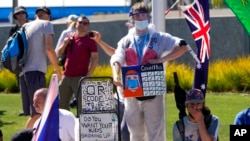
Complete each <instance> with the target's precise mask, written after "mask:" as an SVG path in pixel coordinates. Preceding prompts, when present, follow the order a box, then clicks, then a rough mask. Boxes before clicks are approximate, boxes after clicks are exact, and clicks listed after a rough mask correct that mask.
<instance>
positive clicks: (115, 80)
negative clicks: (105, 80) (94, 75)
mask: <svg viewBox="0 0 250 141" xmlns="http://www.w3.org/2000/svg"><path fill="white" fill-rule="evenodd" d="M113 83H114V84H115V85H116V86H118V87H123V85H122V82H121V79H120V76H119V75H118V74H114V75H113Z"/></svg>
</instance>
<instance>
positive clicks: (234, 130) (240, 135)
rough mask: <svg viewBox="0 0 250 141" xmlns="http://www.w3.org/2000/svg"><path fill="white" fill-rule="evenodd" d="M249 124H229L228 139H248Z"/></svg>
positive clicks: (249, 133) (235, 140)
mask: <svg viewBox="0 0 250 141" xmlns="http://www.w3.org/2000/svg"><path fill="white" fill-rule="evenodd" d="M249 138H250V125H230V141H248V140H249Z"/></svg>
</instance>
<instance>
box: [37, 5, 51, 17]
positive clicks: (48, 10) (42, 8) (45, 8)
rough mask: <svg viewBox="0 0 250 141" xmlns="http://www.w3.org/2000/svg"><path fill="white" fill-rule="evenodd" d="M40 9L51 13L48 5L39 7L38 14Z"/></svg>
mask: <svg viewBox="0 0 250 141" xmlns="http://www.w3.org/2000/svg"><path fill="white" fill-rule="evenodd" d="M38 11H44V12H45V13H47V14H48V15H51V12H50V9H49V8H48V7H46V6H42V7H39V8H37V10H36V14H37V12H38Z"/></svg>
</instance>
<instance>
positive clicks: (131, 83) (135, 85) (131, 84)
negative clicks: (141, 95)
mask: <svg viewBox="0 0 250 141" xmlns="http://www.w3.org/2000/svg"><path fill="white" fill-rule="evenodd" d="M127 85H128V89H136V88H138V80H136V79H129V80H127Z"/></svg>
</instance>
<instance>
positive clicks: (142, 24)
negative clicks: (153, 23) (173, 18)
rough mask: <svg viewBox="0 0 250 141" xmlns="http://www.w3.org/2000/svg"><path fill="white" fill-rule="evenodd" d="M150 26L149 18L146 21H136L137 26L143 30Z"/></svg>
mask: <svg viewBox="0 0 250 141" xmlns="http://www.w3.org/2000/svg"><path fill="white" fill-rule="evenodd" d="M146 27H148V20H144V21H135V28H136V29H138V30H143V29H145V28H146Z"/></svg>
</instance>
